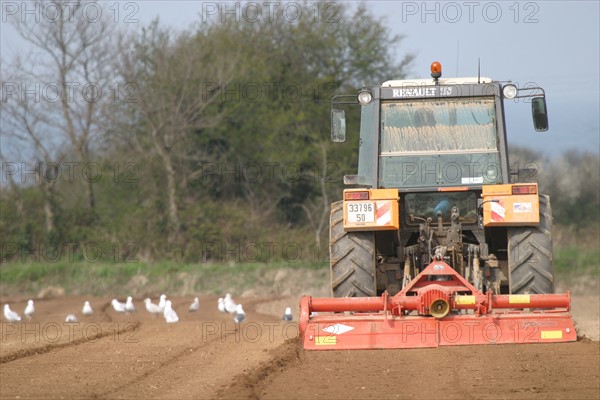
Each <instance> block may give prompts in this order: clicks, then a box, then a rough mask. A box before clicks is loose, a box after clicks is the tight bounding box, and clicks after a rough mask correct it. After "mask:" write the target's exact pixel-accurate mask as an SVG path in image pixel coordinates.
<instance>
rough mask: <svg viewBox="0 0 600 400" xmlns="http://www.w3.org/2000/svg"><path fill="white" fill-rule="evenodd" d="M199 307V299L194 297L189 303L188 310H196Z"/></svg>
mask: <svg viewBox="0 0 600 400" xmlns="http://www.w3.org/2000/svg"><path fill="white" fill-rule="evenodd" d="M199 309H200V300H198V298H197V297H195V298H194V302H193V303H192V304H190V308H189V309H188V311H189V312H194V311H198V310H199Z"/></svg>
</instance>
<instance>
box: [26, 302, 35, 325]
mask: <svg viewBox="0 0 600 400" xmlns="http://www.w3.org/2000/svg"><path fill="white" fill-rule="evenodd" d="M34 312H35V307H34V305H33V300H27V307H25V311H23V314H25V316H26V317H27V319H28V320H29V321H31V316H32V315H33V313H34Z"/></svg>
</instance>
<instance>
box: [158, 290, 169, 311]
mask: <svg viewBox="0 0 600 400" xmlns="http://www.w3.org/2000/svg"><path fill="white" fill-rule="evenodd" d="M166 301H167V296H166V295H164V294H161V295H160V300H159V301H158V308H159V309H160V312H163V311H165V304H166Z"/></svg>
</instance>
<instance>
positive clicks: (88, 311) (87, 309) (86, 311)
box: [81, 301, 94, 315]
mask: <svg viewBox="0 0 600 400" xmlns="http://www.w3.org/2000/svg"><path fill="white" fill-rule="evenodd" d="M81 313H82V314H83V315H92V314H93V313H94V310H92V306H91V305H90V302H89V301H86V302H85V303H83V308H82V309H81Z"/></svg>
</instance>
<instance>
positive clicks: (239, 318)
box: [233, 304, 246, 325]
mask: <svg viewBox="0 0 600 400" xmlns="http://www.w3.org/2000/svg"><path fill="white" fill-rule="evenodd" d="M245 319H246V313H245V312H244V309H243V308H242V305H241V304H238V305H237V306H236V307H235V316H234V317H233V322H235V323H236V324H238V325H239V324H241V323H242V322H244V320H245Z"/></svg>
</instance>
